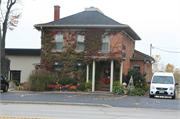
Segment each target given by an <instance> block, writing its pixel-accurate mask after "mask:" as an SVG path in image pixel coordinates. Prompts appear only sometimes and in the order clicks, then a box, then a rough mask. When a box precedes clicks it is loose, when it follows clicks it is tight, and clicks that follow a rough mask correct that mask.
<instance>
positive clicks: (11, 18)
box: [0, 0, 21, 76]
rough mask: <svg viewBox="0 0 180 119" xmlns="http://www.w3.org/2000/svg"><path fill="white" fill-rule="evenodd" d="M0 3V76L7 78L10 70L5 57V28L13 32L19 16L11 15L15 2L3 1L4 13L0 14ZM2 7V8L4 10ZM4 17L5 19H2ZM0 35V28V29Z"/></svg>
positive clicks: (0, 2)
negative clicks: (0, 24) (0, 22)
mask: <svg viewBox="0 0 180 119" xmlns="http://www.w3.org/2000/svg"><path fill="white" fill-rule="evenodd" d="M2 1H3V0H0V10H1V21H2V22H3V25H2V35H0V38H1V40H0V45H1V47H0V69H1V70H0V74H2V75H4V76H8V72H9V70H10V60H9V59H7V58H6V57H5V40H6V33H7V28H9V29H10V30H13V28H14V27H16V26H17V24H18V19H19V18H20V16H21V14H18V15H14V14H12V7H13V6H14V5H15V4H16V3H17V0H6V1H5V6H4V7H5V12H4V14H3V13H2V6H1V4H2ZM4 7H3V8H4ZM4 16H5V17H4ZM0 34H1V27H0Z"/></svg>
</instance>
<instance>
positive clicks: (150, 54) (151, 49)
mask: <svg viewBox="0 0 180 119" xmlns="http://www.w3.org/2000/svg"><path fill="white" fill-rule="evenodd" d="M151 51H152V44H150V56H151Z"/></svg>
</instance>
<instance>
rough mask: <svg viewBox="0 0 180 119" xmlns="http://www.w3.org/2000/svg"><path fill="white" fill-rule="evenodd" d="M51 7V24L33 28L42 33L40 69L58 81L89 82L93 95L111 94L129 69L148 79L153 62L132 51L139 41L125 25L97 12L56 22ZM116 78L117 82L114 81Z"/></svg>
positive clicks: (56, 15) (91, 10) (56, 8)
mask: <svg viewBox="0 0 180 119" xmlns="http://www.w3.org/2000/svg"><path fill="white" fill-rule="evenodd" d="M59 11H60V7H59V6H58V5H57V6H54V21H52V22H49V23H44V24H36V25H34V27H35V28H36V29H37V30H40V31H41V43H42V46H41V67H42V68H46V69H47V70H50V71H52V72H55V74H56V76H57V78H59V77H63V76H69V77H74V78H76V79H77V81H78V82H79V83H80V82H83V81H86V82H88V81H89V80H92V91H101V90H109V91H110V92H112V91H113V82H114V81H115V80H117V77H118V80H119V81H120V83H123V82H124V80H125V78H123V77H125V75H127V73H128V69H131V68H136V69H138V70H140V71H141V72H142V73H145V72H146V73H147V76H146V78H147V80H148V81H150V78H151V66H152V62H153V61H154V59H153V58H152V57H150V56H148V55H145V54H143V53H141V52H139V51H137V50H135V42H136V41H137V40H141V38H140V37H139V36H138V35H137V33H136V32H135V31H134V30H133V29H132V28H131V27H130V26H129V25H126V24H121V23H119V22H117V21H115V20H113V19H111V18H109V17H108V16H106V15H105V14H104V13H103V12H102V11H100V10H99V9H98V8H94V7H90V8H85V10H84V11H82V12H80V13H77V14H74V15H71V16H68V17H65V18H59V15H60V13H59ZM115 78H116V79H115Z"/></svg>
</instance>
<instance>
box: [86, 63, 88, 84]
mask: <svg viewBox="0 0 180 119" xmlns="http://www.w3.org/2000/svg"><path fill="white" fill-rule="evenodd" d="M88 81H89V64H87V70H86V82H88Z"/></svg>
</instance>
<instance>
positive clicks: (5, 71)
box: [1, 57, 10, 78]
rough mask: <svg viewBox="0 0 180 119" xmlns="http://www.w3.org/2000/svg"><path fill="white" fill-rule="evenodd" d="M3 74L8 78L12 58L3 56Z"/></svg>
mask: <svg viewBox="0 0 180 119" xmlns="http://www.w3.org/2000/svg"><path fill="white" fill-rule="evenodd" d="M1 58H2V59H1V63H2V65H1V74H2V75H3V76H5V77H6V78H8V73H9V70H10V60H9V59H8V58H5V57H1Z"/></svg>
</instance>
